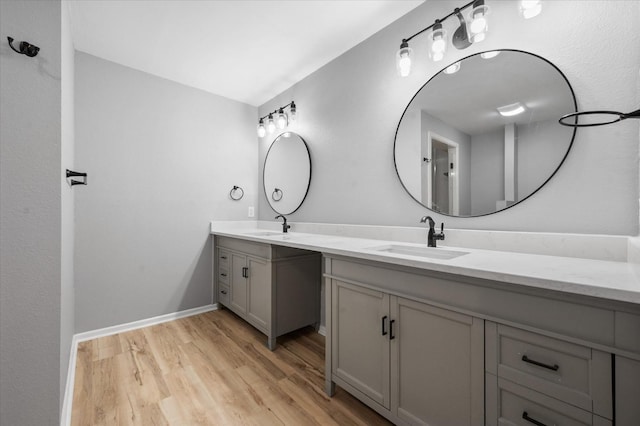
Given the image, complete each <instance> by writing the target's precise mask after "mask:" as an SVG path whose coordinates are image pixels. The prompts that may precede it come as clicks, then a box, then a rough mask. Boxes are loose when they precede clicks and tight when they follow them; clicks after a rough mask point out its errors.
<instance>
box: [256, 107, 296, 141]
mask: <svg viewBox="0 0 640 426" xmlns="http://www.w3.org/2000/svg"><path fill="white" fill-rule="evenodd" d="M287 108H289V114H287V113H286V112H285V110H286V109H287ZM296 117H297V110H296V104H295V103H294V102H293V101H291V102H289V103H288V104H286V105H285V106H281V107H280V108H278V109H275V110H273V111H271V112H270V113H269V114H267V115H265V116H264V117H261V118H260V121H258V129H257V130H258V137H260V138H263V137H265V135H266V134H267V132H268V133H273V132H275V131H276V129H280V130H284V128H285V127H287V126H288V125H289V123H290V122H293V121H295V120H296ZM265 119H266V120H267V123H266V125H265V122H264V120H265Z"/></svg>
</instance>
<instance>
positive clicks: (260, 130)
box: [258, 118, 267, 138]
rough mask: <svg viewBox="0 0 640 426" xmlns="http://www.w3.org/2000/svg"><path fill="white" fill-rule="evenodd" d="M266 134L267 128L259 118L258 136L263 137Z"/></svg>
mask: <svg viewBox="0 0 640 426" xmlns="http://www.w3.org/2000/svg"><path fill="white" fill-rule="evenodd" d="M266 134H267V129H265V128H264V121H263V120H262V118H261V119H260V122H259V123H258V137H259V138H264V136H265V135H266Z"/></svg>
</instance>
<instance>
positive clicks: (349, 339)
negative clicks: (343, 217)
mask: <svg viewBox="0 0 640 426" xmlns="http://www.w3.org/2000/svg"><path fill="white" fill-rule="evenodd" d="M212 233H213V234H214V235H215V240H216V246H217V251H216V252H217V256H219V257H220V259H219V260H218V266H217V271H218V273H221V272H222V271H224V265H225V264H224V262H223V259H222V257H221V256H223V255H228V256H231V255H233V256H244V257H243V258H242V259H240V258H239V260H238V262H239V263H238V264H239V265H246V264H247V263H246V262H247V259H248V258H249V257H259V258H262V259H270V260H269V261H268V262H267V263H268V264H270V266H268V267H266V268H264V267H263V271H264V270H267V271H268V270H270V269H271V270H272V268H273V265H277V264H279V263H280V262H287V260H286V259H289V258H290V256H289V254H295V256H294V257H293V258H295V257H297V256H298V255H300V254H301V253H300V252H297V251H296V249H298V250H308V251H313V252H317V253H322V254H323V260H322V263H323V266H322V276H323V279H324V292H325V314H326V318H325V322H326V335H327V336H326V370H325V378H326V389H325V390H326V392H327V394H329V395H332V394H333V393H334V390H335V385H338V386H340V387H342V388H343V389H345V390H347V391H348V392H349V393H351V394H352V395H354V396H356V397H357V398H358V399H360V400H361V401H363V402H364V403H365V404H367V405H368V406H370V407H371V408H373V409H374V410H376V411H377V412H378V413H380V414H382V415H383V416H385V417H386V418H388V419H389V420H391V421H393V422H394V423H396V424H429V425H452V424H455V425H483V424H486V425H496V426H497V425H552V424H562V425H594V426H603V425H635V424H638V419H640V396H639V395H640V281H639V280H638V277H637V276H636V275H635V272H634V266H633V265H631V264H628V263H624V262H612V261H598V260H586V259H577V258H566V257H558V256H543V255H533V254H523V253H509V252H496V251H488V250H476V249H459V248H436V249H427V248H426V246H425V245H420V244H410V243H398V242H390V241H386V242H385V241H377V240H367V239H360V238H346V237H340V236H328V235H324V236H322V235H311V234H300V233H292V234H290V235H288V236H283V235H282V234H278V233H275V232H272V233H270V234H266V233H263V234H262V235H261V236H260V235H258V234H256V233H255V232H254V233H253V234H251V233H249V232H247V231H246V230H245V231H239V230H233V231H230V230H220V229H212ZM257 248H260V250H263V251H262V252H260V253H257V252H251V250H254V249H257ZM292 250H293V251H292ZM434 250H435V251H434ZM308 251H307V252H304V253H308ZM241 253H244V255H242V254H241ZM269 253H270V254H269ZM434 253H435V254H434ZM305 256H306V255H305ZM433 256H435V257H433ZM303 257H304V256H303ZM309 258H310V259H312V258H313V257H312V256H311V257H309ZM228 259H231V258H228ZM228 259H227V260H228ZM315 259H317V258H315ZM243 262H244V263H243ZM231 264H233V261H231V263H229V264H227V265H231ZM243 267H246V266H243ZM228 268H230V269H234V268H233V267H232V266H229V267H228ZM238 268H239V269H238V271H241V269H240V266H238ZM288 273H291V270H288V271H285V270H281V271H277V274H276V276H275V277H274V278H273V280H272V281H271V282H272V283H273V282H277V281H278V280H279V279H283V278H284V275H285V274H288ZM301 279H302V280H306V279H311V275H308V276H305V277H300V279H296V280H294V281H295V282H296V283H297V284H294V285H290V286H289V287H288V288H289V289H291V288H293V287H295V286H296V285H300V283H301V281H300V280H301ZM229 282H230V281H229ZM217 283H218V291H219V294H220V299H219V301H220V302H221V303H222V304H223V305H225V306H228V307H229V308H230V309H232V310H234V312H236V313H238V312H243V311H242V309H241V308H238V307H237V305H238V304H236V303H235V302H234V300H233V298H232V297H227V296H230V295H229V294H228V293H226V294H225V293H222V291H223V290H225V291H227V292H228V291H230V290H231V287H233V286H232V285H231V286H229V285H226V286H225V281H224V280H220V279H218V280H217ZM252 286H253V284H248V287H247V288H250V287H252ZM240 287H241V288H242V286H240ZM247 291H248V292H249V291H251V290H247ZM254 291H255V290H254ZM271 291H273V287H272V288H271ZM231 292H232V294H233V290H231ZM238 294H240V295H241V296H240V298H241V301H243V300H245V297H246V296H245V295H244V293H242V290H240V291H239V293H238ZM272 294H273V293H272ZM315 294H318V293H315ZM246 300H247V301H248V302H246V304H247V305H249V304H251V299H250V298H248V299H246ZM289 300H291V299H289ZM296 303H297V302H296ZM301 303H312V304H313V303H315V306H318V305H319V301H318V300H315V301H312V300H311V299H305V300H303V301H301ZM271 306H272V309H275V310H276V312H273V311H272V312H271V317H272V318H276V319H275V320H272V323H271V325H272V326H273V324H274V323H275V324H277V321H278V320H277V318H278V315H279V314H278V312H277V310H278V309H280V307H281V306H287V304H284V305H281V304H278V303H276V304H275V305H271ZM251 311H252V309H251V308H246V309H245V310H244V313H243V314H240V313H239V315H241V316H243V318H245V319H247V321H249V322H250V323H251V324H253V325H254V326H256V328H258V329H259V330H261V331H263V332H265V331H264V330H268V328H267V327H266V326H265V322H264V321H262V322H260V321H258V320H257V319H256V318H255V316H256V315H253V314H252V313H251ZM261 315H262V314H260V315H257V316H261ZM303 322H304V321H303ZM280 331H283V330H280V329H278V328H276V332H275V334H274V333H273V332H272V334H271V335H270V337H269V339H270V340H269V341H270V342H271V339H275V336H276V335H279V334H281V333H280ZM284 332H286V331H284ZM265 334H268V332H265ZM268 335H269V334H268Z"/></svg>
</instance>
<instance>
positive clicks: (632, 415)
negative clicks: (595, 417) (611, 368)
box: [615, 356, 640, 425]
mask: <svg viewBox="0 0 640 426" xmlns="http://www.w3.org/2000/svg"><path fill="white" fill-rule="evenodd" d="M615 370H616V373H615V389H616V394H615V395H616V396H615V423H616V424H617V425H637V424H638V423H640V361H635V360H631V359H629V358H624V357H621V356H616V358H615Z"/></svg>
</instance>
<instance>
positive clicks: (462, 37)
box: [396, 0, 542, 77]
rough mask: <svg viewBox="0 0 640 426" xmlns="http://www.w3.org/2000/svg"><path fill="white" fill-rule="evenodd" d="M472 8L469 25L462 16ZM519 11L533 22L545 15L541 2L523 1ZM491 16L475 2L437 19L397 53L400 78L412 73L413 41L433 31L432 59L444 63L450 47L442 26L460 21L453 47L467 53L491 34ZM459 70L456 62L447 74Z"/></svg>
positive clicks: (485, 8) (481, 1) (520, 3)
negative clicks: (451, 18)
mask: <svg viewBox="0 0 640 426" xmlns="http://www.w3.org/2000/svg"><path fill="white" fill-rule="evenodd" d="M469 7H471V13H470V14H469V15H468V19H469V20H470V22H469V24H468V25H467V22H466V21H465V18H464V16H463V14H462V12H463V11H464V10H465V9H467V8H469ZM519 8H520V14H521V15H522V17H523V18H525V19H530V18H533V17H534V16H537V15H538V14H540V12H541V11H542V1H541V0H520V1H519ZM489 12H490V11H489V6H486V5H485V4H484V0H474V1H471V2H469V3H467V4H465V5H464V6H462V7H459V8H456V9H454V10H453V12H451V13H450V14H448V15H447V16H445V17H444V18H440V19H436V21H435V22H434V23H433V24H432V25H430V26H428V27H426V28H424V29H422V30H420V31H418V32H417V33H415V34H414V35H412V36H411V37H408V38H405V39H402V43H401V44H400V49H399V50H398V52H397V53H396V68H397V70H398V74H399V75H400V76H401V77H406V76H408V75H409V74H410V73H411V60H412V55H413V49H411V48H410V47H409V42H410V41H411V40H412V39H413V38H414V37H416V36H418V35H420V34H422V33H424V32H426V31H428V30H431V33H430V34H429V39H428V40H427V42H428V50H429V58H430V59H431V60H432V61H434V62H439V61H441V60H443V59H444V56H445V54H446V53H447V47H448V43H447V32H446V30H445V29H444V28H443V27H442V22H444V21H445V20H446V19H447V18H449V17H451V16H453V15H455V16H456V17H457V18H458V21H460V26H459V27H458V28H457V29H456V31H455V32H454V33H453V36H452V38H451V43H452V44H453V46H454V47H455V48H456V49H459V50H461V49H466V48H467V47H469V46H471V45H472V44H475V43H479V42H481V41H482V40H484V39H485V37H486V35H487V31H488V30H489V21H488V18H487V17H488V15H489ZM483 57H485V56H483ZM485 58H486V57H485ZM459 69H460V63H459V62H457V63H455V64H453V65H451V66H449V67H448V68H447V70H446V71H445V72H446V73H447V74H453V73H454V72H456V71H458V70H459Z"/></svg>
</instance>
